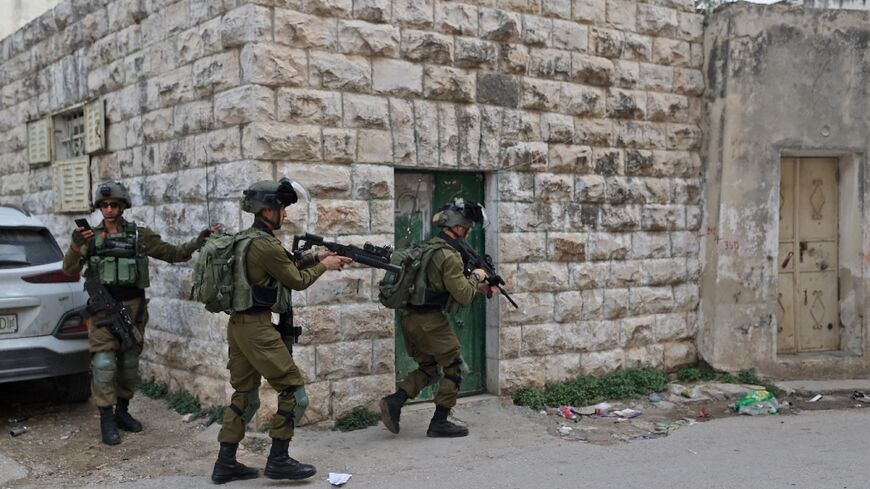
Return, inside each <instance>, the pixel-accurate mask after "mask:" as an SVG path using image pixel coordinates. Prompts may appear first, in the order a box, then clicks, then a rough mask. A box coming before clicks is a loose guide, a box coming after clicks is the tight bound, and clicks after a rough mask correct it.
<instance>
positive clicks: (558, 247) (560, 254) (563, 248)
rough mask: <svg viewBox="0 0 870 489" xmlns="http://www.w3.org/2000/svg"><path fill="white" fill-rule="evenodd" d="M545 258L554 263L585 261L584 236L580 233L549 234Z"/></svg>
mask: <svg viewBox="0 0 870 489" xmlns="http://www.w3.org/2000/svg"><path fill="white" fill-rule="evenodd" d="M547 257H548V258H549V259H551V260H556V261H584V260H586V235H585V234H581V233H549V234H548V235H547Z"/></svg>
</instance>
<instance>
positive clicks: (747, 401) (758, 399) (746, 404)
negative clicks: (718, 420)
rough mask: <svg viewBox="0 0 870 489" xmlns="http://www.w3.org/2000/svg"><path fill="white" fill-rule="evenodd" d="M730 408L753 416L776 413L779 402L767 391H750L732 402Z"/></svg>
mask: <svg viewBox="0 0 870 489" xmlns="http://www.w3.org/2000/svg"><path fill="white" fill-rule="evenodd" d="M731 410H732V411H736V412H738V413H740V414H749V415H753V416H754V415H756V414H776V413H778V412H779V403H778V402H777V401H776V397H774V396H773V394H771V393H770V392H768V391H764V390H762V391H751V392H747V393H746V394H744V395H743V397H741V398H740V400H739V401H737V402H735V403H734V404H732V405H731Z"/></svg>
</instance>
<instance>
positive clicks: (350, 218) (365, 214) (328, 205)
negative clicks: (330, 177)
mask: <svg viewBox="0 0 870 489" xmlns="http://www.w3.org/2000/svg"><path fill="white" fill-rule="evenodd" d="M370 221H371V219H370V217H369V208H368V206H365V205H360V204H359V202H358V201H353V200H333V201H328V202H323V203H317V204H316V205H315V220H314V222H315V223H316V229H317V231H316V232H317V234H333V233H342V234H348V233H367V232H368V230H369V223H370ZM366 273H370V272H369V271H366ZM369 282H370V280H369ZM367 287H368V286H367ZM357 292H358V293H360V294H361V297H365V298H366V300H368V298H370V297H371V293H370V292H371V291H370V290H368V291H363V290H359V291H357Z"/></svg>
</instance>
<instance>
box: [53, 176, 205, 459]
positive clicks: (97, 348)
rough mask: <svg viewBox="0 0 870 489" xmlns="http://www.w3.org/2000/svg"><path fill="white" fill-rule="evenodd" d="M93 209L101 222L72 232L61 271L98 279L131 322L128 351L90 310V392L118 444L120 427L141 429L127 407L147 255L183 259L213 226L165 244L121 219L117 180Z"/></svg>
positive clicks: (124, 199) (141, 331)
mask: <svg viewBox="0 0 870 489" xmlns="http://www.w3.org/2000/svg"><path fill="white" fill-rule="evenodd" d="M94 205H95V206H96V207H98V208H99V209H100V212H101V213H102V215H103V221H102V222H101V223H100V224H99V225H98V226H96V227H94V228H93V229H90V228H85V227H77V228H76V229H75V230H74V231H73V233H72V243H71V244H70V247H69V250H68V251H67V252H66V254H65V255H64V258H63V271H64V273H66V274H67V275H76V274H78V273H79V272H81V270H82V268H83V267H85V266H86V267H87V268H86V269H85V273H84V275H85V277H97V278H98V280H99V282H100V283H101V284H102V285H103V286H105V289H106V290H107V291H108V293H109V295H110V296H111V297H112V298H114V300H115V301H117V302H119V303H121V304H122V305H123V307H124V308H126V310H127V311H129V315H130V317H132V318H133V322H134V327H133V331H132V336H133V338H134V341H133V345H132V346H131V347H130V348H124V347H122V344H121V341H120V339H119V338H118V337H117V336H116V335H115V334H113V333H112V331H111V330H110V329H109V328H108V327H102V326H97V324H98V323H101V322H103V321H105V320H107V319H108V318H107V312H106V311H89V312H90V317H89V318H88V344H89V348H90V351H91V374H92V380H91V393H92V396H93V400H94V403H95V404H96V405H97V408H98V409H99V410H100V433H101V435H102V440H103V443H105V444H107V445H117V444H118V443H121V437H120V435H119V434H118V428H120V429H122V430H124V431H129V432H133V433H138V432H140V431H142V423H140V422H139V421H137V420H136V419H135V418H133V416H131V415H130V412H129V411H128V407H129V405H130V399H132V398H133V394H134V392H135V389H136V383H137V381H138V380H139V355H140V354H141V353H142V346H143V341H144V337H145V325H146V324H147V323H148V310H147V303H148V300H147V299H145V289H146V288H147V287H148V285H149V276H148V257H151V258H156V259H158V260H162V261H165V262H169V263H178V262H183V261H187V260H189V259H190V257H191V255H192V254H193V252H194V251H196V250H198V249H199V248H200V247H201V246H202V245H203V244H204V243H205V241H206V239H207V238H208V236H209V235H210V234H211V232H213V231H215V230H216V229H217V227H216V226H214V227H210V228H208V229H205V230H203V231H202V232H200V233H199V236H197V237H196V238H195V239H193V240H191V241H190V242H188V243H184V244H182V245H180V246H174V245H171V244H169V243H166V242H165V241H163V240H162V239H160V235H158V234H156V233H155V232H153V231H152V230H150V229H148V228H147V227H143V226H138V225H136V224H135V223H133V222H130V221H127V220H125V219H124V217H123V213H124V210H125V209H129V208H130V207H131V203H130V194H129V192H128V191H127V188H126V187H125V186H124V185H123V184H122V183H120V182H115V181H109V182H105V183H102V184H100V185H99V186H98V187H97V191H96V194H95V195H94ZM91 305H93V304H91Z"/></svg>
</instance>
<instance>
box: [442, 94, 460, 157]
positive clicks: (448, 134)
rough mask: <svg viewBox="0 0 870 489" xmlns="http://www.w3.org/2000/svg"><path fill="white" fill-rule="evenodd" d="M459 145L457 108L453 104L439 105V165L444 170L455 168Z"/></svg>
mask: <svg viewBox="0 0 870 489" xmlns="http://www.w3.org/2000/svg"><path fill="white" fill-rule="evenodd" d="M458 143H459V129H458V127H457V126H456V107H455V106H454V105H453V104H438V163H439V166H440V167H442V168H453V167H456V166H457V165H458V161H457V160H456V156H457V146H458Z"/></svg>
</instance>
